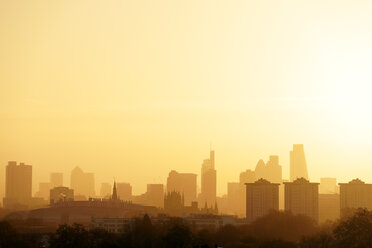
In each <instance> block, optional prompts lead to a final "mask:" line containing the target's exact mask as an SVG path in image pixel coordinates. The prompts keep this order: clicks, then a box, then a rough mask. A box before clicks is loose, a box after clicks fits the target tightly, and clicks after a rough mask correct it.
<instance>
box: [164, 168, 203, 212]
mask: <svg viewBox="0 0 372 248" xmlns="http://www.w3.org/2000/svg"><path fill="white" fill-rule="evenodd" d="M196 178H197V175H196V174H193V173H178V172H177V171H174V170H172V171H171V172H170V173H169V175H168V178H167V192H173V191H175V192H179V193H180V194H182V195H183V196H184V198H185V204H186V205H191V202H193V201H196V200H197V197H196V193H197V192H196V190H197V188H196Z"/></svg>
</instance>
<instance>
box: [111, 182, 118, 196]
mask: <svg viewBox="0 0 372 248" xmlns="http://www.w3.org/2000/svg"><path fill="white" fill-rule="evenodd" d="M111 199H112V200H118V193H117V192H116V182H115V180H114V188H113V189H112V197H111Z"/></svg>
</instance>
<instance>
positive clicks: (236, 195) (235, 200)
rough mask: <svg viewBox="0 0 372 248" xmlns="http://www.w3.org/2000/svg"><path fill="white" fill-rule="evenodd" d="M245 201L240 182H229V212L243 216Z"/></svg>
mask: <svg viewBox="0 0 372 248" xmlns="http://www.w3.org/2000/svg"><path fill="white" fill-rule="evenodd" d="M242 193H243V195H242ZM242 202H243V203H242ZM244 202H245V196H244V191H242V190H241V187H240V183H235V182H232V183H227V208H228V214H232V215H237V216H243V211H244V206H245V203H244Z"/></svg>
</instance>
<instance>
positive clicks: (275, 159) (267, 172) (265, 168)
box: [254, 155, 282, 183]
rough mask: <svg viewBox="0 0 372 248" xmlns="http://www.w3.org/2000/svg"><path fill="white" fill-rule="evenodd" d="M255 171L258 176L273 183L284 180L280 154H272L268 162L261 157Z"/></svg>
mask: <svg viewBox="0 0 372 248" xmlns="http://www.w3.org/2000/svg"><path fill="white" fill-rule="evenodd" d="M254 172H255V177H256V178H263V179H266V180H268V181H269V182H273V183H281V182H282V166H281V165H279V156H274V155H272V156H270V157H269V161H267V163H266V164H265V162H264V161H263V160H262V159H260V160H259V161H258V163H257V165H256V169H255V171H254Z"/></svg>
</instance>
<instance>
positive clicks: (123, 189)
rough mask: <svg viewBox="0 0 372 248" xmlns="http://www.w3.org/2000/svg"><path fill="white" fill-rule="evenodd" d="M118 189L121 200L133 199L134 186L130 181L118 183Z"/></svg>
mask: <svg viewBox="0 0 372 248" xmlns="http://www.w3.org/2000/svg"><path fill="white" fill-rule="evenodd" d="M116 190H117V192H118V193H117V194H118V197H119V199H120V200H123V201H130V200H132V186H131V185H130V183H116Z"/></svg>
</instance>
